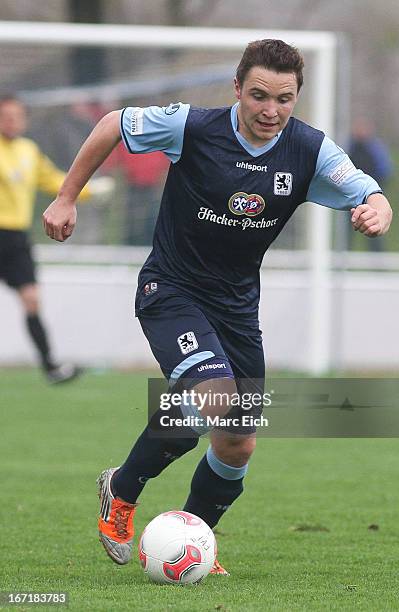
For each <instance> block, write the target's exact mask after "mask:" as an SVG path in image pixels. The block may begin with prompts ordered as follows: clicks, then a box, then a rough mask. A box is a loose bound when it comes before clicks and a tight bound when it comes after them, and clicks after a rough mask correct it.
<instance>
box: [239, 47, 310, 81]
mask: <svg viewBox="0 0 399 612" xmlns="http://www.w3.org/2000/svg"><path fill="white" fill-rule="evenodd" d="M254 66H262V67H263V68H268V69H269V70H274V71H275V72H294V73H295V76H296V80H297V84H298V91H299V90H300V89H301V87H302V83H303V73H302V70H303V66H304V62H303V57H302V55H301V54H300V53H299V51H298V49H296V48H295V47H291V45H288V44H287V43H285V42H284V41H283V40H277V39H273V38H265V39H264V40H254V41H253V42H250V43H249V45H248V46H247V48H246V49H245V51H244V54H243V56H242V58H241V61H240V63H239V65H238V68H237V72H236V78H237V81H238V83H239V84H240V85H242V84H243V83H244V81H245V77H246V76H247V74H248V72H249V71H250V70H251V68H253V67H254Z"/></svg>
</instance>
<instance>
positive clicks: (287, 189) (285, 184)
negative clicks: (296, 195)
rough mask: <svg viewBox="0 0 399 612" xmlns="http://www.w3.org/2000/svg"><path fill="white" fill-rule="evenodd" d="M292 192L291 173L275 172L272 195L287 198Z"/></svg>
mask: <svg viewBox="0 0 399 612" xmlns="http://www.w3.org/2000/svg"><path fill="white" fill-rule="evenodd" d="M291 191H292V174H291V172H276V173H275V175H274V195H280V196H289V195H291Z"/></svg>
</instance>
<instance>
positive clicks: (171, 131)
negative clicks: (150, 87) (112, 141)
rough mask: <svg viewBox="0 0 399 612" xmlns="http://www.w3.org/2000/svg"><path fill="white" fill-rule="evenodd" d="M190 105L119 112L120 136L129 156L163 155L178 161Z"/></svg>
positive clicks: (128, 108)
mask: <svg viewBox="0 0 399 612" xmlns="http://www.w3.org/2000/svg"><path fill="white" fill-rule="evenodd" d="M189 110H190V105H189V104H182V103H180V102H179V103H176V104H170V105H169V106H164V107H161V106H148V107H147V108H140V107H137V106H135V107H133V106H128V107H127V108H124V109H123V110H122V112H121V124H120V129H121V135H122V140H123V142H124V144H125V147H126V148H127V150H128V151H129V152H130V153H151V152H152V151H163V152H164V153H165V154H166V155H167V156H168V157H169V159H170V160H171V161H172V162H173V163H176V162H178V161H179V159H180V156H181V152H182V149H183V138H184V127H185V125H186V120H187V115H188V111H189Z"/></svg>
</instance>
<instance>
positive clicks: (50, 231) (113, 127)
mask: <svg viewBox="0 0 399 612" xmlns="http://www.w3.org/2000/svg"><path fill="white" fill-rule="evenodd" d="M119 120H120V112H119V111H112V112H111V113H108V114H107V115H105V116H104V117H103V118H102V119H101V120H100V121H99V122H98V124H97V125H96V127H95V128H94V129H93V131H92V133H91V134H90V136H89V137H88V138H87V140H86V141H85V142H84V143H83V145H82V147H81V149H80V151H79V153H78V154H77V156H76V158H75V160H74V162H73V164H72V166H71V168H70V170H69V172H68V174H67V176H66V177H65V181H64V183H63V185H62V187H61V189H60V191H59V193H58V196H57V197H56V199H55V200H54V201H53V202H52V203H51V204H50V206H49V207H48V208H47V209H46V210H45V212H44V213H43V226H44V230H45V232H46V234H47V235H48V236H50V238H53V239H54V240H57V241H58V242H63V241H64V240H66V239H67V238H69V236H70V235H71V234H72V232H73V230H74V227H75V224H76V204H75V203H76V200H77V198H78V195H79V193H80V192H81V191H82V189H83V187H84V186H85V185H86V183H87V182H88V180H89V179H90V177H91V176H92V175H93V174H94V172H95V171H96V170H97V169H98V168H99V167H100V166H101V164H102V163H103V161H104V160H105V159H106V158H107V157H108V155H109V154H110V153H111V151H112V150H113V149H114V148H115V146H116V145H117V144H118V142H119V141H120V139H121V136H120V131H119Z"/></svg>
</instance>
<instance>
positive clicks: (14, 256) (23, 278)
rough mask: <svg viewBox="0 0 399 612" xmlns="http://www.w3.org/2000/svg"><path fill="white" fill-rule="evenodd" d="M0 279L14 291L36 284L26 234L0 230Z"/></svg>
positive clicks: (33, 265)
mask: <svg viewBox="0 0 399 612" xmlns="http://www.w3.org/2000/svg"><path fill="white" fill-rule="evenodd" d="M0 279H1V280H4V281H5V282H6V283H7V285H9V286H10V287H13V288H14V289H18V288H19V287H22V286H23V285H29V284H31V283H36V275H35V264H34V261H33V258H32V247H31V244H30V241H29V237H28V233H27V232H24V231H21V230H8V229H0Z"/></svg>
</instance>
